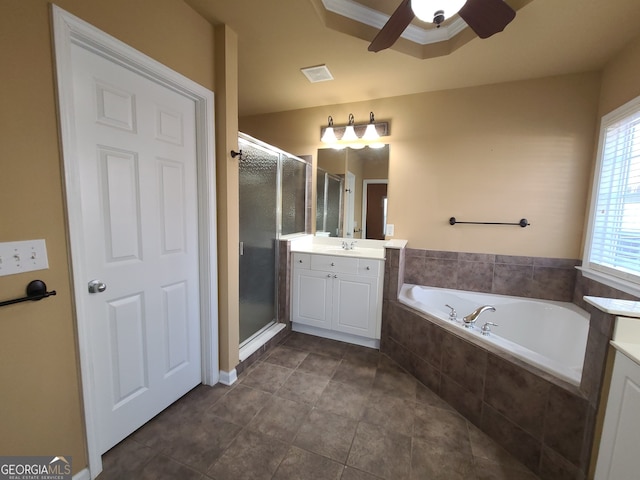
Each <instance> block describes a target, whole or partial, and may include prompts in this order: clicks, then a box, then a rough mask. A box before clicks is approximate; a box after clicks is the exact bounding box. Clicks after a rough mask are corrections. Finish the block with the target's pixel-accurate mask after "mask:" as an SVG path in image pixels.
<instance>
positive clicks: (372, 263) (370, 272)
mask: <svg viewBox="0 0 640 480" xmlns="http://www.w3.org/2000/svg"><path fill="white" fill-rule="evenodd" d="M381 268H382V262H381V261H380V260H371V259H368V258H361V259H359V260H358V275H365V276H367V277H377V276H378V274H379V273H380V270H381Z"/></svg>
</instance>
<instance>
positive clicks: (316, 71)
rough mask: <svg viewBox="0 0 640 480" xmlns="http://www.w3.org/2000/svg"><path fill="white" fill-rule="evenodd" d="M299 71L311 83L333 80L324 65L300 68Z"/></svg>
mask: <svg viewBox="0 0 640 480" xmlns="http://www.w3.org/2000/svg"><path fill="white" fill-rule="evenodd" d="M300 71H301V72H302V73H303V74H304V76H305V77H307V80H309V81H310V82H311V83H318V82H326V81H328V80H333V75H331V72H330V71H329V69H328V68H327V66H326V65H316V66H315V67H305V68H301V69H300Z"/></svg>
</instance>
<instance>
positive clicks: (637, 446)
mask: <svg viewBox="0 0 640 480" xmlns="http://www.w3.org/2000/svg"><path fill="white" fill-rule="evenodd" d="M611 343H612V345H613V347H614V348H615V357H614V362H613V373H612V375H611V384H610V387H609V397H608V400H607V407H606V410H605V416H604V424H603V426H602V436H601V438H600V451H599V453H598V461H597V463H596V471H595V480H626V479H635V478H640V473H639V472H640V319H637V318H621V317H618V318H617V319H616V327H615V333H614V341H613V342H611Z"/></svg>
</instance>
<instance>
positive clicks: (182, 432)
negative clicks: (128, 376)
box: [98, 333, 537, 480]
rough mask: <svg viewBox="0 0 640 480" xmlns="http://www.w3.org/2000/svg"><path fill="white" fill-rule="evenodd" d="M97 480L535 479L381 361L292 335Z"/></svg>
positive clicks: (183, 409)
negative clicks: (231, 382) (235, 380)
mask: <svg viewBox="0 0 640 480" xmlns="http://www.w3.org/2000/svg"><path fill="white" fill-rule="evenodd" d="M103 467H104V471H103V473H102V474H100V476H99V477H98V480H110V479H117V480H126V479H136V480H140V479H149V480H152V479H153V480H163V479H179V480H190V479H194V480H207V479H213V480H242V479H247V480H260V479H265V480H270V479H273V480H285V479H296V480H316V479H317V480H331V479H335V480H340V479H342V480H368V479H372V480H375V479H389V480H401V479H412V480H416V479H421V480H436V479H443V480H445V479H446V480H456V479H464V480H467V479H468V480H488V479H494V480H535V479H537V477H536V476H535V475H533V474H532V473H531V472H530V471H529V470H527V469H526V467H524V466H523V465H521V464H520V463H518V462H517V461H516V460H515V459H513V458H512V457H511V456H510V455H509V454H508V453H506V452H505V451H504V450H502V449H501V448H500V447H499V446H497V445H496V444H495V443H494V442H493V441H491V440H490V439H489V438H488V437H486V436H485V435H484V434H483V433H482V432H480V431H479V430H478V429H477V428H476V427H474V426H473V425H472V424H470V423H469V422H467V421H466V420H465V419H464V418H462V417H461V416H460V415H459V414H458V413H456V412H455V411H454V410H453V409H452V408H451V407H450V406H449V405H448V404H447V403H445V402H444V401H443V400H442V399H440V398H439V397H438V396H436V395H435V394H434V393H433V392H432V391H431V390H429V389H427V388H426V387H425V386H423V385H422V384H421V383H419V382H418V381H417V380H416V379H415V378H414V377H412V376H411V375H409V374H408V373H406V372H405V371H404V370H403V369H401V368H400V367H399V366H398V365H397V364H395V363H394V362H393V361H392V360H390V359H389V358H388V357H386V356H385V355H383V354H380V353H379V352H378V351H376V350H371V349H368V348H364V347H357V346H354V345H348V344H345V343H341V342H335V341H332V340H327V339H322V338H317V337H312V336H308V335H302V334H298V333H293V334H292V335H290V336H289V337H287V338H286V339H285V340H284V341H283V342H282V343H281V344H280V345H279V346H277V347H276V348H274V349H273V350H271V351H270V352H268V353H267V354H265V356H264V357H263V358H262V359H260V360H259V361H257V362H256V363H255V364H253V365H252V366H251V367H249V368H248V369H247V371H246V372H244V373H243V374H242V375H241V376H240V378H239V379H238V382H236V384H235V385H233V386H231V387H226V386H222V385H216V386H215V387H206V386H203V385H200V386H198V387H196V388H195V389H194V390H192V391H191V392H190V393H188V394H187V395H186V396H184V397H183V398H181V399H180V400H178V401H177V402H176V403H175V404H173V405H172V406H171V407H169V408H168V409H167V410H165V411H164V412H163V413H161V414H160V415H158V416H157V417H156V418H154V419H153V420H151V421H150V422H149V423H147V424H146V425H144V426H143V427H142V428H140V429H139V430H137V431H136V432H134V433H133V434H132V435H131V436H130V437H128V438H127V439H125V440H124V441H123V442H121V443H120V444H118V445H116V446H115V447H114V448H113V449H112V450H110V451H109V452H107V453H106V454H105V455H104V457H103Z"/></svg>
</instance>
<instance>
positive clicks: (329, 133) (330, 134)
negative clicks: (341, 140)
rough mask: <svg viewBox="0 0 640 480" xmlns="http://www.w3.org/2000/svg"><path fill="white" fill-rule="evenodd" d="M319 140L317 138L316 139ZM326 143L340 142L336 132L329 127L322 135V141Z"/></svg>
mask: <svg viewBox="0 0 640 480" xmlns="http://www.w3.org/2000/svg"><path fill="white" fill-rule="evenodd" d="M316 138H317V137H316ZM320 140H322V141H323V142H324V143H335V142H337V141H338V138H337V137H336V132H334V131H333V127H327V128H325V130H324V133H323V134H322V138H321V139H320Z"/></svg>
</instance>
